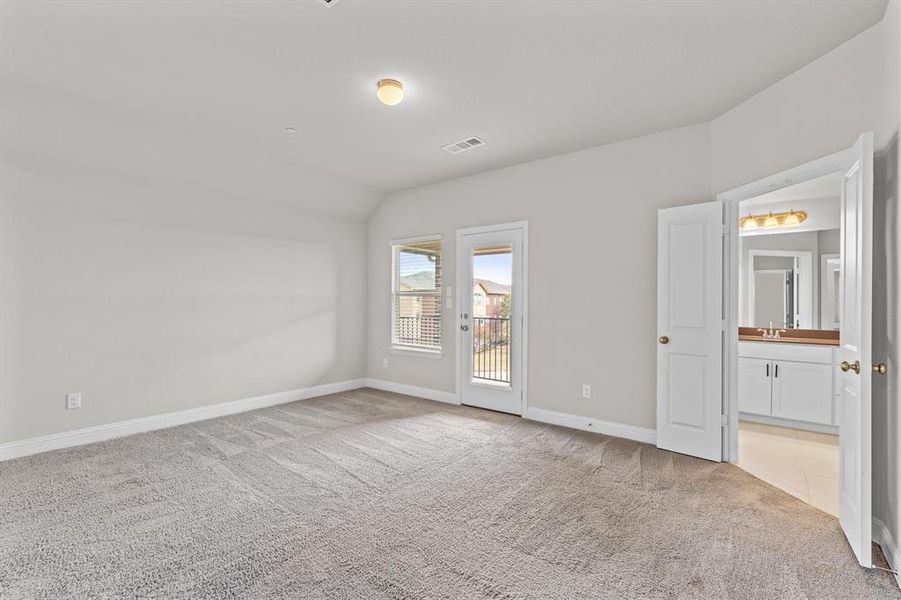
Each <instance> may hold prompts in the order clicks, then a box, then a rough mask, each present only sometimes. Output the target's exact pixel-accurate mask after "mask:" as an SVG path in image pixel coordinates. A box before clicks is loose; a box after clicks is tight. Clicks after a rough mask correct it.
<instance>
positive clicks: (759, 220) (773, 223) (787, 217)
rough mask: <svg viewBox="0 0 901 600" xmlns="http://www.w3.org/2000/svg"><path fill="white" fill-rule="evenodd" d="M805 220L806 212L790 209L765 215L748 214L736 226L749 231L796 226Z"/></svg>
mask: <svg viewBox="0 0 901 600" xmlns="http://www.w3.org/2000/svg"><path fill="white" fill-rule="evenodd" d="M806 220H807V213H806V212H804V211H803V210H790V211H788V212H781V213H772V212H770V213H767V214H765V215H763V214H760V215H748V216H747V217H742V218H741V219H739V221H738V226H739V227H741V229H742V230H744V231H751V230H754V229H759V228H760V227H763V228H765V229H771V228H773V227H797V226H798V225H800V224H801V223H803V222H804V221H806Z"/></svg>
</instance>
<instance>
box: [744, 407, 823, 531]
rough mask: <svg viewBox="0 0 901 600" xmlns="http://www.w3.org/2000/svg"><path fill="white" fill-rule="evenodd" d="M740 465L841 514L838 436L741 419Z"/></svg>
mask: <svg viewBox="0 0 901 600" xmlns="http://www.w3.org/2000/svg"><path fill="white" fill-rule="evenodd" d="M738 466H739V467H741V468H742V469H744V470H745V471H747V472H748V473H750V474H751V475H754V476H755V477H758V478H759V479H762V480H764V481H766V482H767V483H769V484H772V485H774V486H776V487H778V488H781V489H783V490H785V491H786V492H788V493H789V494H791V495H792V496H794V497H796V498H798V499H800V500H803V501H804V502H807V503H808V504H811V505H813V506H815V507H816V508H818V509H820V510H822V511H823V512H827V513H829V514H831V515H833V516H836V517H837V516H838V436H837V435H833V434H828V433H813V432H810V431H803V430H801V429H790V428H787V427H773V426H771V425H763V424H760V423H753V422H751V421H739V423H738Z"/></svg>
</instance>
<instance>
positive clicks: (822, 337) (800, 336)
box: [738, 327, 839, 346]
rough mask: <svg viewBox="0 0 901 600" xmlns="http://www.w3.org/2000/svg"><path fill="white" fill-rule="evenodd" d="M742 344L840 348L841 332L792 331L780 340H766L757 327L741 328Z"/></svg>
mask: <svg viewBox="0 0 901 600" xmlns="http://www.w3.org/2000/svg"><path fill="white" fill-rule="evenodd" d="M738 340H739V341H740V342H764V343H767V344H808V345H811V346H838V345H839V332H838V331H827V330H821V329H792V330H790V331H787V332H785V333H783V334H781V337H779V339H773V338H765V337H763V335H761V334H760V332H759V331H757V328H755V327H739V328H738Z"/></svg>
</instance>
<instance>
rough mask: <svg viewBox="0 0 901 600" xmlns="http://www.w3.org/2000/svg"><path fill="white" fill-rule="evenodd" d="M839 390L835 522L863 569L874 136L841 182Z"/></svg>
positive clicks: (868, 474) (868, 506)
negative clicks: (836, 520) (837, 505)
mask: <svg viewBox="0 0 901 600" xmlns="http://www.w3.org/2000/svg"><path fill="white" fill-rule="evenodd" d="M841 213H842V219H841V226H842V241H841V250H842V252H841V273H842V277H841V283H840V287H841V290H840V296H839V298H840V300H839V306H840V308H839V313H840V319H839V321H840V323H841V326H840V327H841V329H840V331H841V333H840V334H839V338H840V346H839V349H838V352H837V357H838V360H839V361H840V366H841V368H840V370H839V371H838V377H837V381H838V390H839V399H838V401H839V407H838V415H839V423H838V425H839V457H840V458H839V520H840V521H841V526H842V529H843V530H844V532H845V535H846V536H847V538H848V542H849V543H850V544H851V548H852V549H853V550H854V554H855V555H856V556H857V560H858V561H860V564H861V565H863V566H865V567H870V566H871V565H872V551H871V547H870V544H871V542H872V525H871V518H872V488H871V484H872V470H871V440H872V438H871V430H872V423H871V421H870V418H871V416H870V415H871V376H872V367H871V364H872V342H871V340H872V290H871V285H872V281H873V279H872V276H873V248H872V243H873V242H872V240H873V135H872V134H871V133H865V134H863V135H862V136H860V138H858V140H857V143H855V144H854V147H853V148H852V149H851V152H850V153H849V160H848V165H847V168H846V170H845V173H844V177H843V179H842V203H841Z"/></svg>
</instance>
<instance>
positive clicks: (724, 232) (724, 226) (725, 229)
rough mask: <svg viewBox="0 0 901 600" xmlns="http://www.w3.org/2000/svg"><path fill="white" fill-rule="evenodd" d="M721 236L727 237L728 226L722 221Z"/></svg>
mask: <svg viewBox="0 0 901 600" xmlns="http://www.w3.org/2000/svg"><path fill="white" fill-rule="evenodd" d="M723 237H729V227H728V226H727V225H726V224H725V223H723Z"/></svg>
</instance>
